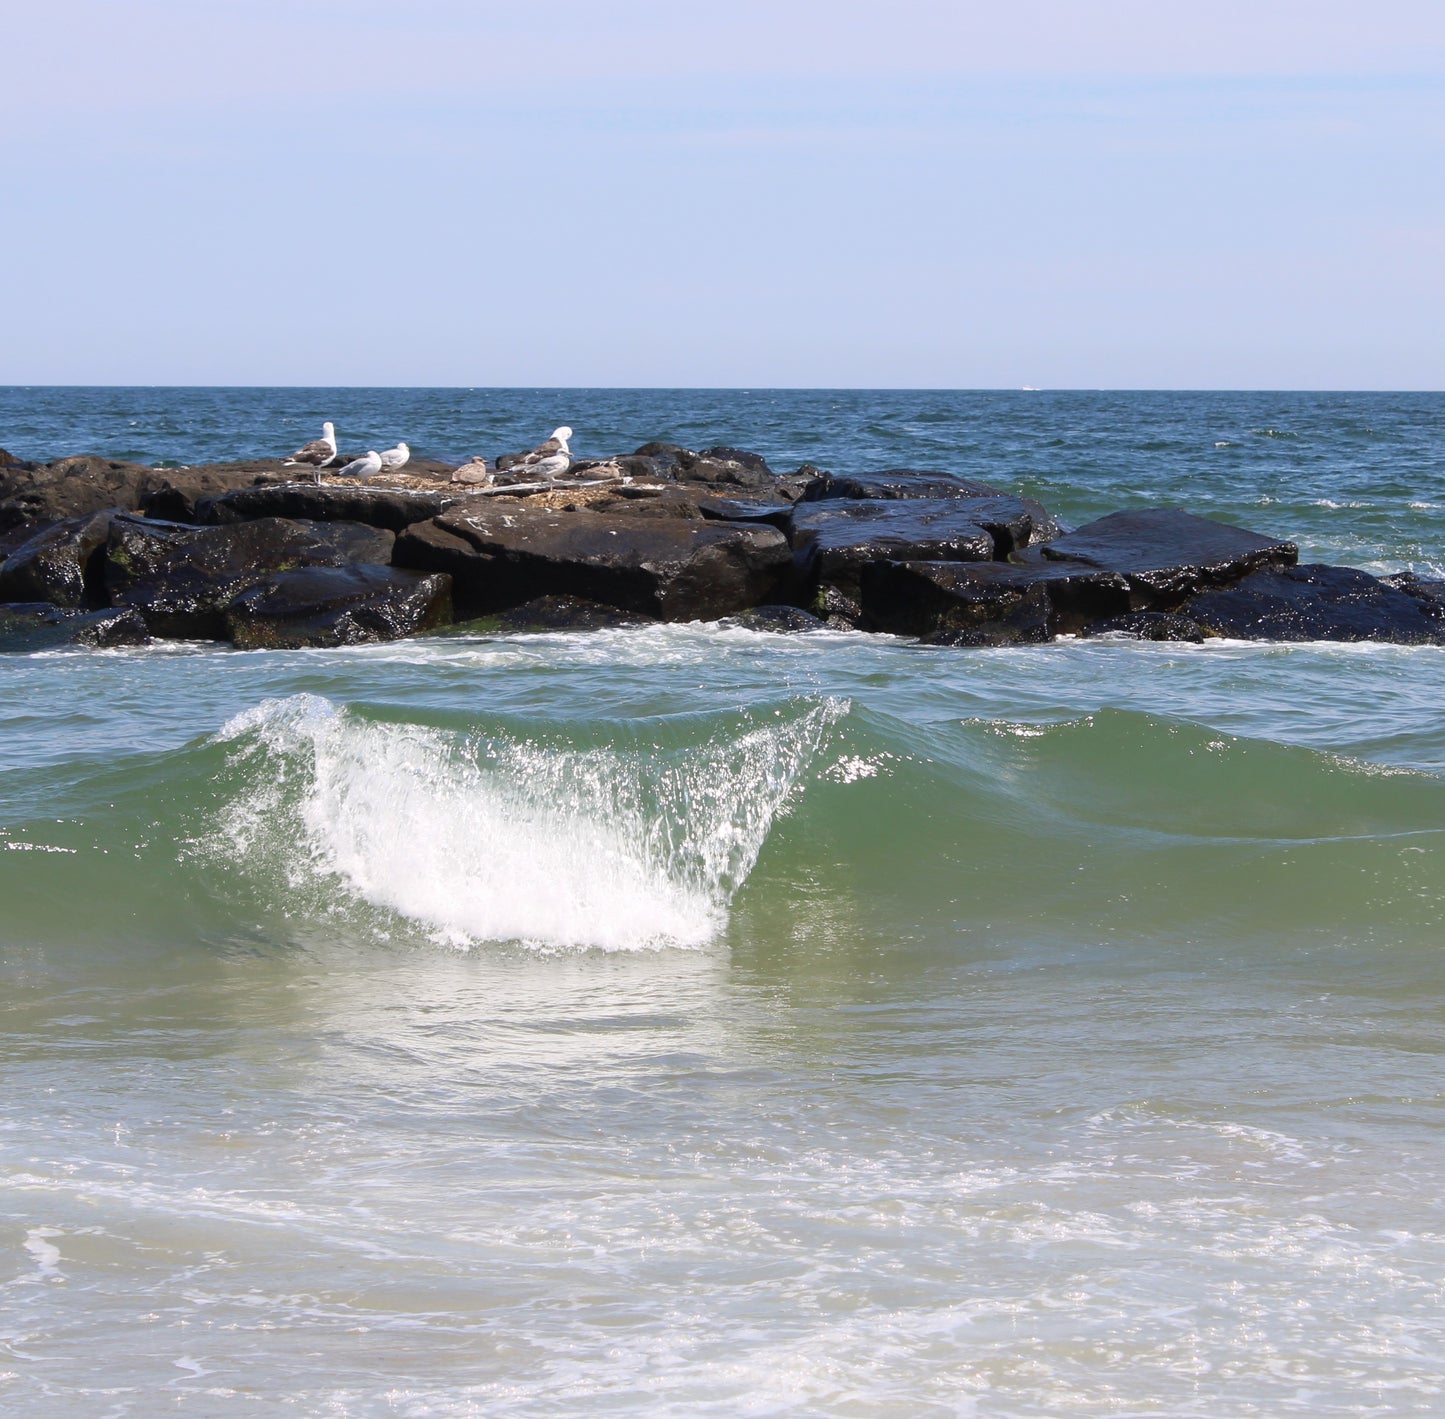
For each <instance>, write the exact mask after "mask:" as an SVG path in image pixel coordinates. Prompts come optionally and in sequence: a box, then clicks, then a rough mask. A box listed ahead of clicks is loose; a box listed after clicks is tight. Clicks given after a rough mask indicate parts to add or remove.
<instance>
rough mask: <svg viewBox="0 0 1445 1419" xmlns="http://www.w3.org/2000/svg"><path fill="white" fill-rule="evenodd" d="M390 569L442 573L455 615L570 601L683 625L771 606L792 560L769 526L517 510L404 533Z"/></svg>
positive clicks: (443, 520) (455, 515)
mask: <svg viewBox="0 0 1445 1419" xmlns="http://www.w3.org/2000/svg"><path fill="white" fill-rule="evenodd" d="M393 561H394V562H395V563H396V565H398V566H408V567H414V568H416V569H418V570H420V571H446V572H450V573H451V574H452V577H453V579H454V591H455V595H456V598H457V604H458V606H459V608H461V610H462V612H463V614H476V615H481V614H485V613H487V612H489V611H496V610H501V609H504V608H506V607H508V606H517V605H520V604H522V603H523V602H525V601H531V600H533V599H535V598H537V597H540V596H575V597H580V598H581V599H583V600H586V601H598V602H601V603H603V604H604V605H608V606H616V607H618V608H620V609H622V610H625V611H636V612H640V613H642V614H643V615H647V616H653V617H657V618H660V619H661V620H665V621H687V620H693V619H698V618H701V619H711V618H713V617H717V616H725V615H727V614H728V613H729V612H732V611H739V610H742V609H743V608H744V607H747V606H751V605H756V604H757V603H759V602H762V601H769V600H773V599H774V598H773V596H772V594H771V593H772V591H773V589H774V588H775V587H776V586H777V585H778V584H779V583H780V581H781V580H782V578H783V576H784V574H785V572H786V571H787V569H788V567H789V565H790V564H791V561H792V553H791V551H790V549H789V547H788V543H787V539H786V538H785V537H784V536H783V535H782V533H781V532H779V531H778V530H777V529H776V528H772V527H752V526H743V525H742V524H739V523H732V522H701V521H699V522H693V521H689V520H686V519H683V518H676V517H655V518H638V517H625V516H623V517H620V516H617V515H615V514H606V513H594V512H552V511H549V510H546V509H540V508H539V509H531V508H527V507H525V506H521V507H512V508H507V509H498V508H494V507H493V508H479V509H477V510H475V511H470V512H466V513H460V512H452V513H447V514H444V515H443V516H441V517H439V518H436V519H435V520H433V521H431V522H423V523H416V524H413V525H412V526H411V527H409V528H407V530H406V531H405V532H403V533H402V535H401V536H400V537H399V538H398V539H397V544H396V553H395V555H394V557H393Z"/></svg>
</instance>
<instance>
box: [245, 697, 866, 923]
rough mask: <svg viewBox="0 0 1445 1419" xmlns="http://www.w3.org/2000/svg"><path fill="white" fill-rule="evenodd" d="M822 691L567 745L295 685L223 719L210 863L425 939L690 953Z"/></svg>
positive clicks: (800, 752)
mask: <svg viewBox="0 0 1445 1419" xmlns="http://www.w3.org/2000/svg"><path fill="white" fill-rule="evenodd" d="M845 709H846V706H845V705H843V704H840V703H839V702H836V701H824V702H812V703H809V704H801V705H800V704H792V705H789V706H788V707H787V708H786V709H781V710H778V711H776V712H775V714H774V715H773V716H772V717H771V718H769V719H762V718H754V719H753V720H751V721H749V722H747V723H744V724H742V725H741V726H737V725H734V726H733V727H732V728H731V729H730V730H728V731H718V732H714V733H712V734H710V735H707V736H705V737H704V739H703V741H702V742H701V743H691V744H687V745H684V746H683V747H680V748H673V749H668V748H666V747H661V746H651V745H645V744H644V745H640V746H638V745H628V746H626V747H614V746H608V747H601V748H570V747H567V746H565V745H555V744H547V743H543V742H540V741H538V740H532V739H526V738H519V737H515V736H508V735H471V734H465V733H457V732H454V731H448V730H444V729H437V728H433V727H429V726H425V725H419V724H415V723H385V722H379V721H377V720H374V719H368V718H365V717H363V716H362V715H359V714H357V713H355V712H353V711H350V710H346V709H343V708H339V707H338V706H336V705H334V704H332V703H331V702H330V701H328V700H326V699H324V698H322V697H320V696H314V695H297V696H292V697H289V698H287V699H283V700H268V701H265V702H264V703H262V704H260V705H258V706H256V707H254V708H253V709H250V710H247V711H245V712H244V713H242V714H240V715H238V716H236V717H235V718H234V719H232V720H230V721H229V722H228V723H227V724H226V725H225V726H224V727H223V728H222V730H221V731H220V733H219V734H218V736H217V738H218V739H220V740H222V741H224V742H227V743H229V744H232V745H234V750H233V759H232V769H233V775H232V776H233V778H234V779H235V781H236V783H237V785H238V788H237V792H236V793H235V795H234V797H233V798H232V799H231V801H230V802H229V803H228V804H227V806H226V808H225V810H224V812H223V813H222V815H221V833H220V836H221V839H222V842H223V844H224V847H225V850H226V852H227V855H228V857H230V858H231V859H232V860H234V861H237V862H238V863H239V864H240V865H241V866H242V867H243V868H244V867H249V868H251V869H253V870H260V871H262V872H263V873H267V874H269V875H270V876H271V877H272V879H273V880H276V881H277V882H278V885H280V886H283V887H284V889H286V890H289V891H291V892H297V891H305V890H306V889H308V888H315V887H316V886H318V885H320V886H322V887H323V888H325V889H327V890H328V891H330V892H333V893H334V892H335V891H336V890H337V889H338V888H339V889H340V890H341V891H343V892H344V893H347V894H350V895H351V896H352V897H354V898H356V899H359V900H360V901H362V902H365V903H367V904H368V905H369V906H371V907H374V908H381V909H383V910H386V911H390V912H394V913H396V914H398V915H400V916H402V917H404V918H407V919H409V920H411V921H413V922H417V923H420V924H421V925H423V926H424V927H425V928H426V929H428V930H429V931H431V932H432V933H433V934H434V935H436V936H437V937H439V938H440V939H442V940H445V941H448V942H451V943H454V944H458V945H463V944H467V943H471V942H478V941H521V942H524V943H527V944H529V945H532V946H540V947H547V948H553V949H566V948H583V947H596V948H601V949H604V950H629V949H639V948H656V947H663V946H683V947H698V946H702V945H705V944H706V943H707V942H708V941H710V940H712V939H713V938H714V937H715V936H716V935H717V933H718V932H719V931H720V930H721V928H722V926H723V925H724V923H725V921H726V918H727V910H728V905H729V903H730V901H731V900H732V897H733V895H734V893H735V892H736V891H737V890H738V888H739V887H740V886H741V885H742V884H743V882H744V881H745V880H746V879H747V876H748V874H749V872H750V871H751V870H752V867H753V864H754V863H755V862H756V860H757V856H758V853H759V851H760V850H761V848H762V845H763V843H764V841H765V839H766V838H767V835H768V832H769V829H770V828H771V827H772V824H773V822H774V820H775V819H776V817H777V816H778V814H779V813H780V812H781V811H782V810H783V809H784V807H785V804H786V802H787V800H788V797H789V795H790V794H791V793H792V791H793V789H794V786H795V785H796V784H797V782H798V779H799V775H800V774H801V773H802V772H803V771H804V770H805V768H806V767H807V765H808V763H809V761H810V760H811V759H812V757H813V756H814V754H815V753H816V752H817V750H818V749H819V747H820V745H821V744H822V741H823V739H824V738H825V736H826V734H827V732H828V729H829V727H830V726H831V725H832V724H833V723H834V721H835V720H836V719H837V718H838V717H839V716H840V715H841V714H842V713H844V712H845Z"/></svg>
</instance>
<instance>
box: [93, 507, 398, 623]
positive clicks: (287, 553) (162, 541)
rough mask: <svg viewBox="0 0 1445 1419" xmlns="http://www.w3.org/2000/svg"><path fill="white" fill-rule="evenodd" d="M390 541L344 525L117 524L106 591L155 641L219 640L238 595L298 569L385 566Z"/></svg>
mask: <svg viewBox="0 0 1445 1419" xmlns="http://www.w3.org/2000/svg"><path fill="white" fill-rule="evenodd" d="M392 540H393V539H392V535H391V534H390V533H388V532H383V531H379V530H378V529H376V528H374V527H364V526H362V525H360V524H358V523H349V522H294V521H288V520H286V519H283V518H274V517H268V518H260V519H258V520H256V521H254V522H242V523H236V524H234V525H231V526H222V527H189V526H185V525H183V524H179V523H164V522H152V521H149V520H147V519H144V518H139V517H129V516H119V515H118V516H116V517H114V518H113V519H112V521H111V525H110V534H109V537H108V539H107V542H106V550H105V585H106V589H107V591H108V592H109V595H110V600H111V603H112V604H113V605H116V606H133V607H135V609H136V610H138V611H139V612H140V613H141V615H142V616H144V617H145V620H146V624H147V625H148V626H149V627H150V629H151V632H152V633H153V634H155V635H159V636H172V637H195V638H199V639H209V640H220V639H223V638H224V637H225V635H226V623H225V610H226V607H227V606H229V605H230V603H231V602H232V601H234V600H235V598H236V597H237V596H239V595H240V594H241V593H242V592H243V591H246V590H248V589H249V588H250V587H252V586H255V585H256V584H257V583H258V582H260V581H262V580H263V579H265V578H266V577H268V576H271V575H272V574H273V573H275V572H282V571H290V570H291V569H293V568H295V567H305V566H321V567H334V566H343V565H345V564H347V563H351V562H385V561H387V560H388V555H389V553H390V550H391V543H392Z"/></svg>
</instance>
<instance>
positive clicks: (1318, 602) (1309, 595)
mask: <svg viewBox="0 0 1445 1419" xmlns="http://www.w3.org/2000/svg"><path fill="white" fill-rule="evenodd" d="M1179 611H1180V615H1181V616H1185V617H1188V618H1189V619H1190V620H1192V621H1194V622H1195V623H1196V624H1197V625H1199V626H1200V627H1201V628H1202V630H1203V631H1204V632H1205V634H1207V635H1210V636H1230V637H1234V638H1236V639H1239V640H1272V641H1392V642H1395V643H1397V644H1400V645H1441V644H1445V621H1442V619H1441V615H1440V606H1439V603H1438V602H1435V601H1434V600H1433V598H1431V599H1429V600H1427V599H1426V598H1423V597H1419V596H1412V595H1409V594H1407V593H1406V592H1405V591H1402V590H1400V589H1399V588H1398V587H1395V586H1390V585H1387V584H1386V583H1385V582H1383V581H1380V580H1378V579H1377V578H1376V577H1372V576H1371V575H1370V574H1369V573H1368V572H1362V571H1357V570H1356V569H1355V568H1354V567H1329V566H1302V567H1285V568H1281V569H1278V570H1274V569H1271V570H1269V571H1261V572H1255V573H1254V574H1253V575H1252V576H1248V577H1246V578H1244V580H1243V581H1241V582H1240V583H1239V584H1238V585H1237V586H1234V587H1230V588H1228V589H1225V590H1217V591H1208V592H1204V593H1202V594H1201V595H1199V596H1194V597H1191V598H1190V599H1189V600H1188V601H1186V602H1185V603H1184V605H1183V606H1181V607H1180V608H1179Z"/></svg>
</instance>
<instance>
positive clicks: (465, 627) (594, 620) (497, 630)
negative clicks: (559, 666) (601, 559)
mask: <svg viewBox="0 0 1445 1419" xmlns="http://www.w3.org/2000/svg"><path fill="white" fill-rule="evenodd" d="M647 619H648V618H647V617H645V616H638V615H635V614H633V613H632V612H629V611H619V610H618V609H617V608H616V607H615V606H603V605H601V604H600V603H598V602H596V601H584V600H582V599H581V598H580V597H577V596H539V597H537V598H536V600H534V601H524V602H523V603H522V604H521V605H520V606H513V607H510V608H509V609H507V610H505V611H497V612H494V613H493V614H492V615H490V616H482V617H479V618H476V619H474V620H470V621H464V622H462V623H461V624H460V625H458V626H456V627H454V628H453V629H454V630H455V631H456V632H458V633H469V634H473V635H520V634H540V633H543V632H546V631H607V630H616V629H618V628H620V627H623V626H639V625H644V624H646V622H647Z"/></svg>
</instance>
